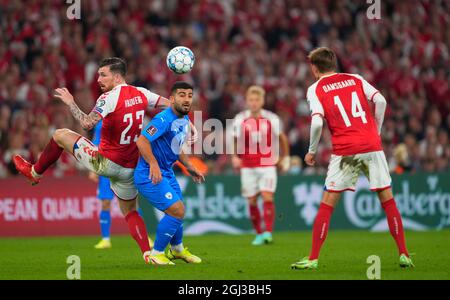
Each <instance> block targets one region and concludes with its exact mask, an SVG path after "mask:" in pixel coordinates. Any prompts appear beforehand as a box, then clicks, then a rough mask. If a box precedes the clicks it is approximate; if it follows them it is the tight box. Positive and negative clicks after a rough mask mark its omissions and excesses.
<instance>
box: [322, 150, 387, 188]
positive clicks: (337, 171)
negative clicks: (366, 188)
mask: <svg viewBox="0 0 450 300" xmlns="http://www.w3.org/2000/svg"><path fill="white" fill-rule="evenodd" d="M361 173H363V174H364V175H365V176H366V177H367V179H368V180H369V183H370V190H371V191H379V190H383V189H387V188H389V187H391V175H390V174H389V167H388V164H387V161H386V156H385V155H384V152H383V151H376V152H369V153H363V154H356V155H350V156H339V155H331V159H330V165H329V166H328V173H327V178H326V179H325V188H326V190H327V191H329V192H343V191H348V190H350V191H355V185H356V182H357V181H358V178H359V175H360V174H361Z"/></svg>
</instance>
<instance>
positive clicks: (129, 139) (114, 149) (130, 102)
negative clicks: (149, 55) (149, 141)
mask: <svg viewBox="0 0 450 300" xmlns="http://www.w3.org/2000/svg"><path fill="white" fill-rule="evenodd" d="M159 99H160V96H159V95H156V94H154V93H152V92H150V91H149V90H147V89H145V88H141V87H134V86H131V85H127V84H122V85H119V86H116V87H115V88H114V89H112V90H111V91H109V92H107V93H104V94H102V95H101V96H100V97H99V98H98V100H97V103H96V105H95V107H94V109H93V111H95V112H97V113H98V114H99V115H100V116H101V117H102V118H103V125H102V135H101V138H100V145H99V151H98V152H99V153H100V154H101V155H103V156H104V157H106V158H108V159H109V160H111V161H113V162H115V163H116V164H118V165H120V166H122V167H124V168H135V167H136V164H137V161H138V158H139V150H138V148H137V146H136V141H137V139H138V137H139V136H140V134H141V130H142V122H143V121H144V114H145V111H146V110H147V107H148V106H150V107H156V105H157V104H158V100H159Z"/></svg>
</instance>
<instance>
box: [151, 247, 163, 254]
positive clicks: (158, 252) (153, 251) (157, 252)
mask: <svg viewBox="0 0 450 300" xmlns="http://www.w3.org/2000/svg"><path fill="white" fill-rule="evenodd" d="M158 254H164V252H163V251H158V250H156V249H155V248H153V249H152V255H158Z"/></svg>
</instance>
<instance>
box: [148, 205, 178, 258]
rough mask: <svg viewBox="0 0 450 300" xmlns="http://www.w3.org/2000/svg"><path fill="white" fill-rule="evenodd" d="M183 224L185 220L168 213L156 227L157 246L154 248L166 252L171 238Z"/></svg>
mask: <svg viewBox="0 0 450 300" xmlns="http://www.w3.org/2000/svg"><path fill="white" fill-rule="evenodd" d="M182 224H183V220H180V219H177V218H174V217H172V216H169V215H167V214H166V215H165V216H164V217H163V218H162V219H161V221H160V222H159V224H158V227H157V228H156V239H155V246H154V247H153V248H154V249H155V250H156V251H160V252H164V250H165V249H166V247H167V245H168V244H169V242H170V240H171V239H172V238H173V237H174V236H175V233H176V232H177V230H178V228H179V227H180V225H182Z"/></svg>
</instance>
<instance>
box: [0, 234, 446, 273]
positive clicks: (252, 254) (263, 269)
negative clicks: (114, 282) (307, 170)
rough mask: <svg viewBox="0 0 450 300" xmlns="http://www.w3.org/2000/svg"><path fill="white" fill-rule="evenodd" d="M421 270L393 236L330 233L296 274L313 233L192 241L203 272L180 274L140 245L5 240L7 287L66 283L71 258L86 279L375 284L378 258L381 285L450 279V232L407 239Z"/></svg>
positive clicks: (191, 268) (186, 267)
mask: <svg viewBox="0 0 450 300" xmlns="http://www.w3.org/2000/svg"><path fill="white" fill-rule="evenodd" d="M406 238H407V244H408V248H409V249H410V251H411V252H412V253H415V255H414V256H413V260H414V263H415V265H416V268H414V269H400V267H399V266H398V256H397V250H396V247H395V243H394V241H393V239H392V237H391V236H390V235H389V233H370V232H365V231H333V230H331V231H330V232H329V235H328V238H327V241H326V242H325V245H324V247H323V248H322V253H321V257H320V261H319V269H318V270H313V271H300V270H291V269H290V264H291V263H293V262H295V261H297V260H298V259H299V258H301V257H303V256H306V255H307V254H308V253H309V249H310V245H311V233H310V232H283V233H275V234H274V243H273V244H272V245H265V246H259V247H255V246H251V245H250V242H251V241H252V239H253V236H252V235H240V236H233V235H219V234H211V235H205V236H198V237H185V239H184V243H185V245H186V246H188V247H189V249H190V250H191V251H192V252H193V253H194V254H196V255H198V256H200V257H201V258H202V259H203V263H202V264H200V265H190V264H186V263H184V262H183V261H180V260H177V261H176V264H177V265H176V266H174V267H155V266H152V265H146V264H145V263H144V261H143V259H142V257H141V255H140V251H139V250H138V248H137V246H136V245H135V242H134V241H133V240H132V239H131V237H128V236H113V237H112V243H113V248H112V249H108V250H95V249H94V248H93V246H94V244H95V243H96V242H97V241H98V237H54V238H20V239H18V238H4V239H0V266H1V267H0V279H66V270H67V268H68V267H69V264H67V262H66V259H67V257H68V256H69V255H78V256H79V257H80V259H81V279H150V280H151V279H158V280H161V279H163V280H166V279H171V280H176V279H182V280H196V279H201V280H209V279H219V280H252V279H259V280H278V279H287V280H302V279H367V276H366V273H367V268H368V267H369V264H368V263H367V262H366V260H367V257H368V256H370V255H378V256H379V257H380V259H381V279H447V280H448V279H450V255H449V249H450V230H443V231H437V232H434V231H433V232H407V233H406Z"/></svg>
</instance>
